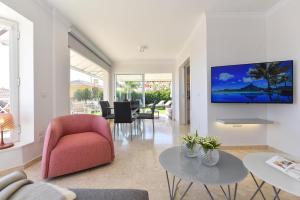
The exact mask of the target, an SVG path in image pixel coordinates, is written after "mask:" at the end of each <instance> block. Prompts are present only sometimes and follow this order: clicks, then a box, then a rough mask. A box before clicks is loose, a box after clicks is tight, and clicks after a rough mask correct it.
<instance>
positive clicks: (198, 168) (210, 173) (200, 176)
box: [159, 146, 248, 200]
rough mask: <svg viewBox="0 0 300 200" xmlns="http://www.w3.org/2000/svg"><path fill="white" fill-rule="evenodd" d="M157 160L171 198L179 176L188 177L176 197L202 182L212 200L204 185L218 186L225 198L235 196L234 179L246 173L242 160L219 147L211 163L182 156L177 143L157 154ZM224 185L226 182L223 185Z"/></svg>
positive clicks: (235, 184)
mask: <svg viewBox="0 0 300 200" xmlns="http://www.w3.org/2000/svg"><path fill="white" fill-rule="evenodd" d="M159 162H160V164H161V165H162V167H163V168H164V169H165V170H166V177H167V182H168V189H169V195H170V199H171V200H174V199H175V197H176V193H177V190H178V187H179V184H180V182H181V180H185V181H189V182H190V183H189V185H188V187H187V188H186V190H185V191H184V193H183V194H182V196H181V198H180V199H183V198H184V196H185V195H186V194H187V192H188V191H189V189H190V188H191V186H192V185H193V183H194V182H199V183H202V184H203V186H204V187H205V189H206V191H207V192H208V195H209V196H210V198H211V199H212V200H214V197H213V194H212V193H211V192H210V190H209V189H208V185H215V186H216V185H217V186H220V189H221V190H222V192H223V194H224V195H225V198H226V199H227V200H231V199H233V200H235V199H236V195H237V188H238V183H239V182H240V181H242V180H243V179H244V178H245V177H246V176H247V175H248V170H247V169H246V168H245V166H244V164H243V162H242V161H241V160H240V159H239V158H237V157H235V156H233V155H231V154H229V153H226V152H224V151H220V161H219V163H218V164H217V165H216V166H214V167H207V166H205V165H203V164H202V163H201V159H200V158H199V157H197V158H188V157H186V156H185V155H184V152H183V150H182V148H181V147H180V146H176V147H172V148H169V149H167V150H165V151H163V152H162V153H161V154H160V156H159ZM169 173H170V174H172V175H173V178H172V180H170V178H169ZM176 179H177V180H176ZM171 181H172V182H171ZM232 184H234V191H233V193H231V187H230V185H232ZM224 186H227V189H225V187H224ZM226 190H227V191H226Z"/></svg>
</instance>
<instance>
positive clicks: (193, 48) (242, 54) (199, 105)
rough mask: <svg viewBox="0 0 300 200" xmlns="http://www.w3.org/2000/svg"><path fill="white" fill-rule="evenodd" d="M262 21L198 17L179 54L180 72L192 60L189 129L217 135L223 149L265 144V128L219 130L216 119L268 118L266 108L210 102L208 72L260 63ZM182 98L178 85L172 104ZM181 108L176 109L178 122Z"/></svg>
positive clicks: (261, 17) (233, 16)
mask: <svg viewBox="0 0 300 200" xmlns="http://www.w3.org/2000/svg"><path fill="white" fill-rule="evenodd" d="M265 27H266V24H265V16H264V15H260V14H245V13H237V14H232V13H231V14H228V13H223V14H207V15H205V16H202V18H201V20H200V22H199V24H198V26H197V27H196V29H195V30H194V31H193V33H192V35H191V37H190V38H189V40H188V41H187V43H186V45H185V47H184V48H183V50H182V51H181V53H180V54H179V55H178V58H177V70H176V80H177V81H176V83H179V81H178V79H179V74H178V72H179V67H180V66H181V65H182V63H183V62H184V61H185V60H186V59H188V58H190V65H191V130H192V131H195V130H198V131H199V132H200V134H202V135H216V136H219V137H220V139H221V141H222V143H223V145H266V144H267V126H264V125H253V126H250V125H248V126H247V125H243V126H241V127H232V126H228V125H227V126H225V125H219V124H217V123H216V119H218V118H257V117H259V118H266V117H267V106H266V105H259V104H255V105H250V104H248V105H247V104H234V105H232V104H212V103H210V95H211V94H210V67H211V66H218V65H229V64H241V63H252V62H264V61H265V60H266V49H265V42H266V41H265V36H266V31H265ZM179 98H183V97H182V96H181V95H180V91H179V84H177V85H176V100H177V102H178V100H179ZM179 114H180V106H179V105H178V104H176V116H177V119H178V117H179Z"/></svg>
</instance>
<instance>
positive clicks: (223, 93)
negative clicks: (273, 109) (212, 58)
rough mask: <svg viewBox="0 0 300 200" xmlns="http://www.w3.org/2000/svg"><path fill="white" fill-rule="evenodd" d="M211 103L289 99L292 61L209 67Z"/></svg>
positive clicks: (261, 101)
mask: <svg viewBox="0 0 300 200" xmlns="http://www.w3.org/2000/svg"><path fill="white" fill-rule="evenodd" d="M211 102H212V103H287V104H290V103H293V61H292V60H287V61H277V62H267V63H253V64H241V65H228V66H218V67H212V68H211Z"/></svg>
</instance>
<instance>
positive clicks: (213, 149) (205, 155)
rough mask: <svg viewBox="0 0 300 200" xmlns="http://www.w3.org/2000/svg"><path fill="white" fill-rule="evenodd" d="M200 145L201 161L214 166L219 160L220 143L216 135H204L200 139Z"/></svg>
mask: <svg viewBox="0 0 300 200" xmlns="http://www.w3.org/2000/svg"><path fill="white" fill-rule="evenodd" d="M200 144H201V146H202V153H201V157H202V163H203V164H204V165H207V166H214V165H216V164H217V163H218V162H219V159H220V154H219V150H218V149H219V148H220V146H221V143H219V140H218V138H217V137H204V138H201V139H200Z"/></svg>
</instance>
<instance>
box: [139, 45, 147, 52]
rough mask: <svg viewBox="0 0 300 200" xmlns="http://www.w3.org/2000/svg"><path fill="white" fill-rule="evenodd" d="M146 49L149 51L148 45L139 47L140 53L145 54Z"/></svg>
mask: <svg viewBox="0 0 300 200" xmlns="http://www.w3.org/2000/svg"><path fill="white" fill-rule="evenodd" d="M146 49H148V46H147V45H141V46H138V51H139V52H140V53H144V52H145V50H146Z"/></svg>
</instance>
